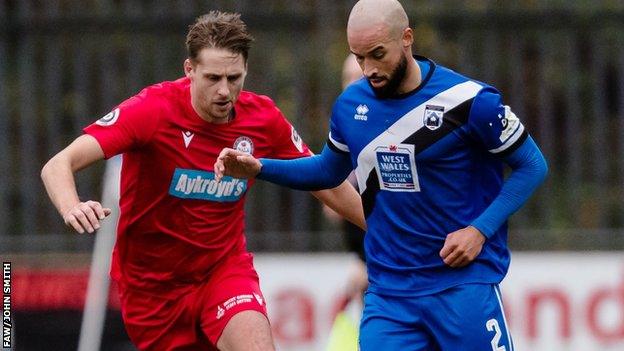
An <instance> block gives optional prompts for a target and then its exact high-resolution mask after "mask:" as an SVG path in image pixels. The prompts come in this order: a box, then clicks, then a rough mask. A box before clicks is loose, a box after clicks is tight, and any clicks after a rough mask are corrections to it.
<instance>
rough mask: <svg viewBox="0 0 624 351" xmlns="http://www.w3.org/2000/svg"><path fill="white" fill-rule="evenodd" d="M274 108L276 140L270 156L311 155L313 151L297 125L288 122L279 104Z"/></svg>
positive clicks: (287, 157)
mask: <svg viewBox="0 0 624 351" xmlns="http://www.w3.org/2000/svg"><path fill="white" fill-rule="evenodd" d="M273 109H275V116H274V128H275V129H274V132H275V137H276V138H275V140H274V146H273V150H272V154H271V155H270V156H268V157H269V158H277V159H291V158H300V157H305V156H311V155H312V152H311V151H310V149H309V148H308V145H306V143H304V142H303V139H301V137H300V136H299V134H298V133H297V130H295V127H293V126H292V124H290V122H288V120H287V119H286V117H284V115H283V114H282V111H280V110H279V109H278V108H277V106H273Z"/></svg>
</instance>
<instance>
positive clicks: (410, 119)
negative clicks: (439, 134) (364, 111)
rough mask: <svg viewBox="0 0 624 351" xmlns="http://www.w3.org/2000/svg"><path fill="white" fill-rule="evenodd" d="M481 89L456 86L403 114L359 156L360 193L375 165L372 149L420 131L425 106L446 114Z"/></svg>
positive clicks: (466, 84) (468, 83)
mask: <svg viewBox="0 0 624 351" xmlns="http://www.w3.org/2000/svg"><path fill="white" fill-rule="evenodd" d="M482 88H483V86H481V85H479V84H477V83H475V82H473V81H466V82H463V83H460V84H457V85H455V86H453V87H451V88H449V89H447V90H445V91H443V92H441V93H439V94H438V95H436V96H434V97H432V98H431V99H429V100H427V101H425V102H423V103H422V104H420V105H418V106H417V107H415V108H414V109H412V110H411V111H409V112H408V113H406V114H405V115H404V116H403V117H401V118H399V120H397V121H396V122H395V123H394V124H393V125H391V126H390V127H389V128H388V129H386V130H385V131H384V132H383V133H381V134H379V135H378V136H377V137H376V138H375V139H373V140H372V141H371V142H370V143H369V144H368V145H366V146H365V147H364V148H363V149H362V151H361V152H360V154H359V155H358V158H357V167H356V169H355V175H356V176H357V181H358V186H359V188H360V194H362V193H364V191H365V190H366V180H367V178H368V175H369V173H370V172H371V170H372V169H373V168H374V167H375V165H376V156H375V148H377V147H379V146H387V145H390V144H400V143H401V142H402V141H403V140H405V139H407V137H409V136H410V135H412V134H414V133H415V132H416V131H417V130H419V129H420V128H422V127H423V116H424V114H425V108H426V106H427V105H437V106H444V110H445V111H449V110H451V109H453V108H455V107H457V106H458V105H460V104H461V103H463V102H464V101H466V100H469V99H472V98H473V97H475V96H476V95H477V93H479V91H480V90H481V89H482Z"/></svg>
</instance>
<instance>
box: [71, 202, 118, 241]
mask: <svg viewBox="0 0 624 351" xmlns="http://www.w3.org/2000/svg"><path fill="white" fill-rule="evenodd" d="M111 212H112V210H111V209H110V208H102V205H101V204H100V203H99V202H97V201H87V202H80V203H78V204H77V205H76V206H74V207H73V208H71V209H70V210H69V211H67V212H66V213H65V214H64V215H63V220H64V221H65V224H66V225H68V226H71V227H72V228H73V229H74V230H75V231H77V232H78V233H80V234H82V233H84V232H85V231H86V232H88V233H93V232H94V231H96V230H98V229H100V220H102V219H104V218H106V216H108V215H110V214H111Z"/></svg>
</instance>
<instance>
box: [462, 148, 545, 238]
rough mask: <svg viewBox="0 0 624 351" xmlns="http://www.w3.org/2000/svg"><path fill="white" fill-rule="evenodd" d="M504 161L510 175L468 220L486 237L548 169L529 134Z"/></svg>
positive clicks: (509, 213)
mask: <svg viewBox="0 0 624 351" xmlns="http://www.w3.org/2000/svg"><path fill="white" fill-rule="evenodd" d="M506 161H507V162H508V164H509V165H510V166H511V168H512V172H511V175H510V176H509V177H508V178H507V179H506V180H505V183H504V184H503V187H502V189H501V191H500V193H499V195H498V196H497V197H496V198H495V199H494V201H492V203H491V204H490V205H489V206H488V207H487V208H486V210H485V211H484V212H483V213H482V214H481V215H480V216H479V217H478V218H477V219H475V220H474V221H473V222H472V223H471V225H472V226H474V227H475V228H477V229H479V231H480V232H481V233H482V234H484V235H485V236H486V237H488V238H489V237H491V236H492V235H493V234H494V232H495V231H496V230H497V229H498V228H499V227H500V226H501V225H502V224H503V223H504V222H505V221H506V220H507V218H509V216H511V215H512V214H513V213H514V212H516V211H517V210H518V209H519V208H520V207H522V205H524V203H525V202H526V201H527V200H528V199H529V197H530V196H531V195H532V194H533V192H534V191H535V190H536V189H537V187H538V186H539V185H540V184H541V183H542V182H543V181H544V179H545V178H546V174H547V171H548V166H547V165H546V160H545V159H544V156H543V155H542V153H541V152H540V150H539V148H538V147H537V145H535V142H534V141H533V139H532V138H530V137H529V138H528V139H527V140H526V141H525V143H524V144H523V145H522V146H521V147H520V148H518V150H516V151H515V152H514V153H513V154H512V155H510V156H509V157H508V158H507V159H506Z"/></svg>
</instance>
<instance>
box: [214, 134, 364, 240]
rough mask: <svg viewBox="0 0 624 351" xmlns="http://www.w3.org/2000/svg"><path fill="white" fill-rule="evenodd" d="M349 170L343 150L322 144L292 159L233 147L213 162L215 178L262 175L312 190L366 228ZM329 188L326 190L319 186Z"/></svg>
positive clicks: (323, 200)
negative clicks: (267, 156)
mask: <svg viewBox="0 0 624 351" xmlns="http://www.w3.org/2000/svg"><path fill="white" fill-rule="evenodd" d="M351 170H352V165H351V160H350V159H349V156H348V155H347V154H339V153H336V152H334V151H332V150H331V149H330V148H329V147H327V146H325V148H324V149H323V151H322V152H321V154H320V155H314V156H310V157H303V158H298V159H292V160H274V159H260V160H258V159H256V158H255V157H253V156H251V155H249V154H245V153H242V152H240V151H237V150H233V149H227V148H226V149H223V150H222V151H221V154H220V155H219V157H218V158H217V162H216V163H215V165H214V172H215V177H216V179H221V178H222V177H223V176H225V175H228V176H232V177H235V178H253V177H256V176H257V177H258V179H263V180H267V181H270V182H272V183H275V184H279V185H284V186H287V187H290V188H293V189H298V190H309V191H315V192H314V193H313V195H314V196H316V197H317V198H318V199H319V200H321V201H322V202H324V203H325V204H326V205H327V206H329V207H330V208H331V209H333V210H334V211H336V212H338V214H340V215H341V216H343V217H344V218H346V219H347V220H348V221H350V222H352V223H353V224H355V225H357V226H359V227H360V228H362V229H365V228H366V223H365V220H364V211H363V209H362V201H361V199H360V196H359V195H358V193H357V191H356V190H355V188H353V186H352V185H351V184H349V183H348V182H346V181H345V179H346V178H347V176H348V175H349V173H350V172H351ZM322 189H329V190H322Z"/></svg>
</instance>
